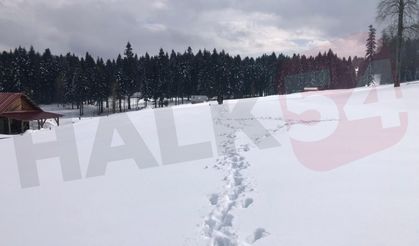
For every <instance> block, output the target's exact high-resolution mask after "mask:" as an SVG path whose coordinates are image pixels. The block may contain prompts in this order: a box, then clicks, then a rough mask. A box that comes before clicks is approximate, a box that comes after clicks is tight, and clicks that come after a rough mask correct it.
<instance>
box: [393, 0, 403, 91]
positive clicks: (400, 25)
mask: <svg viewBox="0 0 419 246" xmlns="http://www.w3.org/2000/svg"><path fill="white" fill-rule="evenodd" d="M399 4H400V5H399V17H398V24H397V47H396V76H395V80H394V87H400V81H401V67H402V66H401V65H402V59H401V58H402V54H401V53H402V45H403V31H404V25H403V21H404V8H405V0H400V2H399Z"/></svg>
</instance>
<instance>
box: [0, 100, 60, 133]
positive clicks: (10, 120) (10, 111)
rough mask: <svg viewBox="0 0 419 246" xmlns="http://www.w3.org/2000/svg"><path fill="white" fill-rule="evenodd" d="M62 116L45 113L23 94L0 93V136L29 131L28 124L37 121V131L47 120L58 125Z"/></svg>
mask: <svg viewBox="0 0 419 246" xmlns="http://www.w3.org/2000/svg"><path fill="white" fill-rule="evenodd" d="M60 117H62V115H60V114H55V113H50V112H45V111H43V110H42V109H41V108H40V107H39V106H37V105H36V104H35V103H34V102H33V101H32V100H31V99H30V98H29V97H27V96H26V95H25V94H23V93H0V134H19V133H23V132H25V131H26V130H28V129H29V122H31V121H37V122H38V129H40V128H41V127H43V126H44V124H45V122H46V121H47V119H54V120H55V121H56V122H57V125H59V124H60Z"/></svg>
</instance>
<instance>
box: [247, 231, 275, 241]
mask: <svg viewBox="0 0 419 246" xmlns="http://www.w3.org/2000/svg"><path fill="white" fill-rule="evenodd" d="M269 235H270V234H269V232H267V231H266V230H265V229H263V228H258V229H256V230H255V231H254V232H253V235H251V236H249V237H248V238H247V240H246V241H247V243H250V244H254V243H255V242H256V241H258V240H260V239H262V238H265V237H267V236H269Z"/></svg>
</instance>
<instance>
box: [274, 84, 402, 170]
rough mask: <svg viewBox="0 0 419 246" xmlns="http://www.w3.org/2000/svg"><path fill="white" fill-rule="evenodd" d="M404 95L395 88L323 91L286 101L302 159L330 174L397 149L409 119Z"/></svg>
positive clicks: (293, 138)
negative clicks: (364, 159) (335, 170)
mask: <svg viewBox="0 0 419 246" xmlns="http://www.w3.org/2000/svg"><path fill="white" fill-rule="evenodd" d="M401 98H402V91H401V89H400V88H392V87H390V86H389V87H380V88H375V87H370V88H360V89H356V91H354V90H336V91H321V92H314V93H311V92H308V93H301V94H295V95H290V96H285V97H281V99H280V100H281V107H282V112H283V116H284V119H286V121H287V124H288V132H289V135H290V139H291V144H292V147H293V149H294V152H295V154H296V157H297V158H298V160H299V161H300V162H301V163H302V164H303V165H305V166H306V167H308V168H310V169H312V170H316V171H328V170H332V169H335V168H338V167H340V166H343V165H346V164H349V163H351V162H353V161H356V160H358V159H361V158H365V157H367V156H370V155H373V154H375V153H377V152H380V151H383V150H385V149H388V148H390V147H392V146H395V145H396V144H397V143H399V142H400V141H401V139H402V138H403V137H404V135H405V133H406V130H407V125H408V115H407V112H404V111H405V110H404V109H403V108H404V107H403V101H402V100H401Z"/></svg>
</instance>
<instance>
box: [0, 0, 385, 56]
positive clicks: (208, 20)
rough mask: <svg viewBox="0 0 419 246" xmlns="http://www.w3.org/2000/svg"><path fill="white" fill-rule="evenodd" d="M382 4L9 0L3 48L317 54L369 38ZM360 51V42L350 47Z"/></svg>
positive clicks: (3, 10) (0, 14)
mask: <svg viewBox="0 0 419 246" xmlns="http://www.w3.org/2000/svg"><path fill="white" fill-rule="evenodd" d="M376 4H377V0H374V1H363V0H335V1H333V0H258V1H255V0H241V1H239V0H212V1H207V0H206V1H204V0H195V1H193V0H160V1H153V2H152V1H147V0H84V1H82V0H72V1H70V0H55V1H54V0H32V1H28V0H14V1H12V0H3V1H2V4H1V5H0V32H1V33H2V35H1V36H0V47H9V48H13V47H16V46H18V45H24V46H29V45H34V46H35V48H37V49H38V50H42V49H45V48H51V49H52V50H53V52H55V53H66V52H74V53H76V54H79V55H82V54H84V52H86V51H89V52H90V53H92V54H93V55H96V56H104V57H115V56H116V55H117V54H118V53H121V52H122V51H123V48H124V45H125V43H126V42H127V41H130V42H132V43H133V45H134V47H135V48H136V51H137V52H139V53H144V52H149V53H152V54H155V53H157V52H158V49H159V48H160V47H162V48H164V49H166V50H171V49H174V50H177V51H183V50H185V49H186V47H187V46H191V47H192V48H194V49H195V50H196V49H203V48H207V49H213V48H217V49H225V50H226V51H227V52H230V53H240V54H243V55H259V54H261V53H263V52H266V53H269V52H272V51H276V52H281V51H284V52H286V53H292V52H302V51H304V50H307V49H313V48H315V47H313V44H317V43H321V44H324V43H325V42H327V41H330V40H335V39H341V38H342V37H345V36H347V35H352V34H353V33H358V32H363V31H365V30H366V29H367V26H368V25H369V24H371V23H374V19H375V18H374V17H375V6H376ZM351 45H353V44H351Z"/></svg>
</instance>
